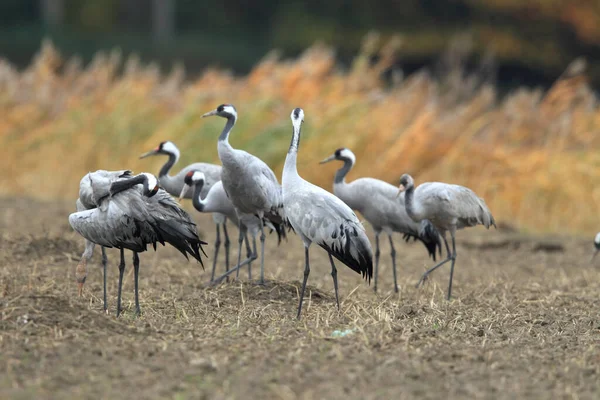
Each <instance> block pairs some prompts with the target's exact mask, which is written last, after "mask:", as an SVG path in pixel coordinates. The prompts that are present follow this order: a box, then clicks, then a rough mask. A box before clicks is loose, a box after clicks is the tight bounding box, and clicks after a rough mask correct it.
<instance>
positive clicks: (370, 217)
mask: <svg viewBox="0 0 600 400" xmlns="http://www.w3.org/2000/svg"><path fill="white" fill-rule="evenodd" d="M333 160H339V161H342V162H343V163H344V165H343V166H342V167H341V168H340V169H338V171H337V172H336V174H335V178H334V180H333V193H334V194H335V195H336V196H337V197H339V198H340V199H342V201H343V202H344V203H346V204H347V205H348V207H350V208H352V209H353V210H357V211H358V212H360V213H361V214H362V215H363V216H364V217H365V219H366V220H367V221H369V223H370V224H371V226H372V227H373V230H374V231H375V280H374V283H373V290H374V291H377V275H378V274H379V254H380V252H379V235H380V234H381V232H382V231H383V232H385V233H387V235H388V238H389V241H390V248H391V256H392V271H393V274H394V291H395V292H396V293H398V280H397V274H396V249H395V248H394V241H393V239H392V233H393V232H400V233H402V234H403V237H404V239H405V240H406V241H407V242H408V241H409V240H410V239H411V238H413V239H415V240H420V241H421V242H423V244H424V245H425V247H426V248H427V252H428V253H429V256H431V257H432V258H433V260H434V261H435V253H436V250H437V249H439V251H440V253H441V250H442V242H441V240H440V235H439V234H438V232H437V229H435V227H434V226H433V225H432V224H431V222H429V221H427V220H423V221H421V223H417V222H415V221H413V220H412V219H411V218H410V217H409V216H408V214H406V208H405V207H404V195H401V196H400V201H399V202H398V199H397V192H398V190H397V189H396V187H395V186H393V185H390V184H389V183H387V182H384V181H382V180H379V179H374V178H360V179H356V180H354V181H352V182H350V183H346V175H348V173H349V172H350V170H351V169H352V167H353V166H354V164H355V163H356V157H355V156H354V153H353V152H352V151H351V150H350V149H347V148H343V147H342V148H339V149H337V150H336V151H335V152H334V153H333V155H331V156H329V157H327V158H326V159H324V160H323V161H321V164H325V163H328V162H330V161H333Z"/></svg>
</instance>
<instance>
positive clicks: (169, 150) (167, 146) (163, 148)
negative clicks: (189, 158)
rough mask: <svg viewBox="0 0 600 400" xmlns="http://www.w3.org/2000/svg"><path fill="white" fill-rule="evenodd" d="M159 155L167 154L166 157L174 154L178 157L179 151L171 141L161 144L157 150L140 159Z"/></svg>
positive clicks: (145, 154) (143, 155)
mask: <svg viewBox="0 0 600 400" xmlns="http://www.w3.org/2000/svg"><path fill="white" fill-rule="evenodd" d="M158 154H166V155H170V154H174V155H176V156H178V155H179V149H178V148H177V146H175V143H173V142H171V141H164V142H160V144H159V145H158V146H156V148H155V149H153V150H150V151H148V152H146V153H144V154H142V155H141V156H140V159H142V158H146V157H150V156H155V155H158Z"/></svg>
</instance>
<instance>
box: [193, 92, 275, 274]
mask: <svg viewBox="0 0 600 400" xmlns="http://www.w3.org/2000/svg"><path fill="white" fill-rule="evenodd" d="M213 115H217V116H219V117H222V118H225V119H227V123H226V124H225V127H224V128H223V131H222V132H221V135H220V136H219V142H218V145H217V150H218V152H219V158H220V159H221V163H222V164H223V169H222V170H221V181H222V182H223V188H224V189H225V192H226V193H227V196H228V197H229V199H231V202H232V203H233V206H234V207H235V208H236V210H237V212H238V213H242V214H251V215H256V216H257V217H258V218H259V219H260V220H261V221H264V220H265V219H267V220H269V221H271V222H272V223H273V224H274V225H275V226H284V218H283V195H282V191H281V186H280V185H279V182H278V181H277V177H276V176H275V173H274V172H273V171H272V170H271V168H269V166H268V165H267V164H265V163H264V162H263V161H262V160H261V159H260V158H258V157H256V156H254V155H252V154H250V153H248V152H246V151H244V150H239V149H234V148H233V147H232V146H231V144H229V133H230V132H231V130H232V129H233V126H234V125H235V122H236V120H237V111H236V109H235V107H234V106H233V105H231V104H221V105H220V106H219V107H217V108H216V109H214V110H213V111H209V112H207V113H206V114H204V115H203V116H202V117H203V118H205V117H210V116H213ZM259 227H260V245H261V246H260V283H261V284H264V281H265V279H264V269H265V237H266V236H265V231H264V227H263V224H262V223H261V224H259ZM278 233H279V234H281V235H282V236H283V237H285V229H282V230H281V232H278ZM242 241H243V236H242V230H241V229H240V236H239V240H238V263H237V265H238V267H237V268H238V269H239V265H240V261H241V253H242Z"/></svg>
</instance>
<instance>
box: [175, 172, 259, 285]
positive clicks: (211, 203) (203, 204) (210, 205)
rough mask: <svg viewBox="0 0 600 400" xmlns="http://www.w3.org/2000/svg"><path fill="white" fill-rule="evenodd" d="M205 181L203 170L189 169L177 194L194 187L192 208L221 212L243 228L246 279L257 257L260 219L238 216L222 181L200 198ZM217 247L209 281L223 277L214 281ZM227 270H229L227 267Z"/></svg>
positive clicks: (252, 216) (243, 215)
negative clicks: (250, 238)
mask: <svg viewBox="0 0 600 400" xmlns="http://www.w3.org/2000/svg"><path fill="white" fill-rule="evenodd" d="M205 182H206V177H205V175H204V173H203V172H200V171H194V170H192V171H189V172H188V173H187V174H186V175H185V185H184V187H183V189H182V190H181V194H180V196H179V198H180V199H181V198H182V197H184V196H185V195H186V194H187V193H188V192H189V189H190V188H192V187H193V188H194V189H193V195H192V204H193V205H194V208H195V209H196V210H197V211H199V212H203V213H204V212H207V213H208V212H218V213H221V214H223V215H225V216H226V217H227V218H229V220H230V221H231V222H233V223H234V224H236V225H237V226H238V227H241V228H242V229H243V235H244V238H245V241H246V250H247V252H248V259H247V260H246V261H244V262H242V263H241V264H242V265H244V264H248V279H252V269H251V264H252V261H254V260H255V259H256V258H257V253H256V235H257V233H258V231H259V230H260V228H259V226H258V224H259V223H260V220H259V219H258V217H256V216H254V215H248V214H241V215H240V216H241V218H238V213H237V212H236V210H235V207H234V206H233V203H232V202H231V200H230V199H229V197H227V193H225V189H223V182H221V181H219V182H217V183H215V184H214V185H213V186H212V187H211V188H210V190H209V191H208V193H207V194H206V196H205V197H204V198H202V189H203V188H204V184H205ZM247 230H250V234H251V235H252V238H253V243H252V244H253V248H254V251H253V250H252V249H250V244H249V242H248V237H247V234H246V231H247ZM217 251H218V249H215V260H213V268H212V272H211V278H210V281H211V282H213V283H214V282H218V281H220V280H221V279H222V278H224V277H225V276H227V275H225V276H221V277H219V278H218V279H217V280H216V281H215V269H216V254H217ZM227 271H229V268H227ZM237 271H238V272H239V268H238V269H237Z"/></svg>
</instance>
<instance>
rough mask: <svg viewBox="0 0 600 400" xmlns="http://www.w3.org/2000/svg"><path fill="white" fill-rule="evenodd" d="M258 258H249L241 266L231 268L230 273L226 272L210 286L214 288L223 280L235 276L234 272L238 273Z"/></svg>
mask: <svg viewBox="0 0 600 400" xmlns="http://www.w3.org/2000/svg"><path fill="white" fill-rule="evenodd" d="M255 259H256V257H254V258H247V259H245V260H244V261H242V262H241V263H240V264H239V265H236V266H235V267H233V268H231V269H230V270H229V271H227V272H225V273H224V274H223V275H221V276H219V277H217V278H215V280H214V281H212V282H210V284H211V285H212V286H214V285H217V284H219V283H220V282H221V281H222V280H223V279H225V278H227V277H228V276H229V275H231V274H233V273H234V272H236V271H238V270H239V269H241V268H242V267H243V266H244V265H246V264H248V263H251V262H252V261H253V260H255Z"/></svg>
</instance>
